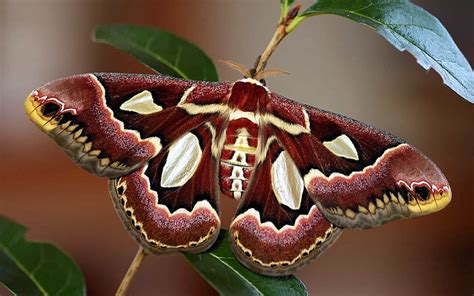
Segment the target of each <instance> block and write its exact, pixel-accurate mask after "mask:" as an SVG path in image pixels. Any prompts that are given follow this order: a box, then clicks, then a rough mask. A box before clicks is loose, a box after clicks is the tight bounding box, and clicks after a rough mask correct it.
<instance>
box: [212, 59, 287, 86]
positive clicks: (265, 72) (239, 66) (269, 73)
mask: <svg viewBox="0 0 474 296" xmlns="http://www.w3.org/2000/svg"><path fill="white" fill-rule="evenodd" d="M218 61H219V62H220V63H222V64H224V65H226V66H228V67H229V68H231V69H234V70H237V71H239V72H240V73H241V74H242V75H243V76H244V77H245V78H254V79H255V80H258V81H261V82H263V83H264V82H265V81H264V79H265V78H266V77H272V76H278V75H283V74H290V72H288V71H285V70H282V69H268V70H263V71H260V72H258V73H255V74H252V72H253V71H252V70H249V69H247V67H245V66H244V65H242V64H240V63H236V62H234V61H230V60H218ZM264 84H265V83H264Z"/></svg>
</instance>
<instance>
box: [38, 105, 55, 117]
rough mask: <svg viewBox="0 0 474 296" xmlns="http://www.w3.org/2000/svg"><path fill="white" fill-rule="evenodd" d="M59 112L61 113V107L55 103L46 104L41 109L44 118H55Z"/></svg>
mask: <svg viewBox="0 0 474 296" xmlns="http://www.w3.org/2000/svg"><path fill="white" fill-rule="evenodd" d="M58 111H59V106H58V105H56V104H54V103H46V104H44V105H43V107H42V109H41V113H43V115H44V116H48V117H51V116H53V115H54V114H56V112H58Z"/></svg>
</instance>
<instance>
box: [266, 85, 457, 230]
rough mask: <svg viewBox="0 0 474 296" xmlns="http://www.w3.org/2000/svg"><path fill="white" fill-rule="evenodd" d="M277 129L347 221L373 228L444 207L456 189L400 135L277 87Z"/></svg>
mask: <svg viewBox="0 0 474 296" xmlns="http://www.w3.org/2000/svg"><path fill="white" fill-rule="evenodd" d="M270 97H271V103H270V107H269V108H270V110H271V111H272V112H273V113H272V114H274V116H277V117H278V118H280V119H281V120H280V121H278V122H277V121H274V124H273V125H272V129H273V132H274V133H275V135H276V136H277V138H278V139H279V141H280V142H281V143H282V146H283V147H284V149H285V150H286V151H287V152H288V154H289V155H290V156H291V158H292V159H293V160H294V162H295V164H296V166H297V167H298V169H299V171H300V172H301V174H302V175H303V176H304V183H305V188H306V189H307V190H308V193H309V195H310V196H311V198H312V199H313V201H314V202H315V203H316V204H317V205H318V207H319V209H320V210H321V211H322V213H323V214H324V215H325V216H326V218H327V219H328V220H329V221H331V222H332V223H334V224H335V225H337V226H339V227H344V228H371V227H375V226H378V225H381V224H383V223H385V222H388V221H391V220H394V219H399V218H408V217H416V216H421V215H426V214H429V213H432V212H436V211H439V210H441V209H443V208H444V207H445V206H446V205H447V204H448V203H449V202H450V200H451V189H450V187H449V184H448V181H447V180H446V178H445V176H444V175H443V173H442V172H441V171H440V169H439V168H438V167H437V166H436V165H435V164H434V163H433V162H432V161H431V160H429V159H428V158H427V157H426V156H424V155H423V154H422V153H421V152H419V151H418V150H416V149H415V148H414V147H413V146H411V145H409V144H407V143H405V142H403V141H402V140H400V139H398V138H397V137H395V136H392V135H390V134H388V133H386V132H383V131H381V130H378V129H376V128H373V127H371V126H368V125H366V124H364V123H361V122H358V121H355V120H353V119H349V118H346V117H344V116H341V115H338V114H334V113H330V112H326V111H322V110H319V109H317V108H314V107H310V106H304V105H301V104H298V103H296V102H293V101H291V100H288V99H286V98H284V97H281V96H279V95H277V94H271V96H270Z"/></svg>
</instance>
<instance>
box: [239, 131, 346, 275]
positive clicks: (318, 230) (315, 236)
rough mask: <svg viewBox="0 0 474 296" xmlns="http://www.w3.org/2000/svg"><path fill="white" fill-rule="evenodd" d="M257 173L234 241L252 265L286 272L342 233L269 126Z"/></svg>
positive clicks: (245, 198) (241, 207) (261, 269)
mask: <svg viewBox="0 0 474 296" xmlns="http://www.w3.org/2000/svg"><path fill="white" fill-rule="evenodd" d="M260 143H261V146H260V148H259V152H258V154H257V165H256V168H255V170H254V175H253V177H252V180H251V182H250V184H249V187H248V188H247V189H246V191H245V194H244V196H243V198H242V201H241V203H240V205H239V209H238V210H237V213H236V216H235V218H234V220H233V222H232V224H231V227H230V233H231V244H232V247H233V250H234V253H235V254H236V256H237V258H239V260H240V261H241V262H242V263H243V264H244V265H246V266H247V267H249V268H251V269H253V270H255V271H257V272H259V273H263V274H267V275H285V274H289V273H291V272H293V271H294V270H295V269H297V268H299V267H301V266H303V265H305V264H306V263H308V262H309V261H310V260H311V259H314V258H316V257H317V256H318V255H319V254H320V253H321V252H322V251H324V250H325V249H326V248H328V247H329V246H330V245H331V244H332V243H333V242H334V241H335V240H336V239H337V238H338V237H339V235H340V232H341V229H340V228H337V227H335V226H334V225H332V224H331V223H330V222H329V221H328V220H327V219H326V218H325V217H324V216H323V215H322V213H321V212H320V210H319V209H318V208H317V206H316V205H315V204H314V202H313V201H312V200H311V198H310V197H309V195H308V192H307V190H306V189H305V188H304V185H303V179H302V177H301V175H300V174H299V172H298V170H297V168H296V166H295V164H294V163H293V161H292V159H291V157H290V156H289V154H288V153H287V151H285V150H284V148H283V147H282V146H281V144H280V143H279V141H278V140H277V139H276V138H275V137H274V136H271V134H269V133H268V130H267V131H266V135H264V136H263V137H262V138H261V141H260Z"/></svg>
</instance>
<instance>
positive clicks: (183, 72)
mask: <svg viewBox="0 0 474 296" xmlns="http://www.w3.org/2000/svg"><path fill="white" fill-rule="evenodd" d="M92 37H93V39H94V41H96V42H101V43H105V44H109V45H112V46H114V47H116V48H118V49H121V50H123V51H126V52H128V53H130V54H131V55H133V56H134V57H135V58H137V59H138V60H139V61H140V62H142V63H143V64H145V65H146V66H148V67H150V68H151V69H153V70H155V71H157V72H159V73H162V74H166V75H170V76H174V77H179V78H184V79H194V80H207V81H217V80H218V76H217V71H216V68H215V66H214V64H213V62H212V61H211V59H210V58H209V57H208V56H207V55H206V54H205V53H204V52H203V51H202V50H201V49H200V48H199V47H197V46H195V45H194V44H192V43H190V42H188V41H186V40H184V39H182V38H179V37H178V36H176V35H174V34H171V33H169V32H165V31H162V30H160V29H157V28H150V27H143V26H136V25H104V26H99V27H97V28H96V29H95V31H94V32H93V36H92Z"/></svg>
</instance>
